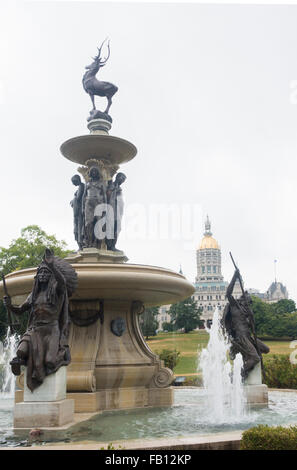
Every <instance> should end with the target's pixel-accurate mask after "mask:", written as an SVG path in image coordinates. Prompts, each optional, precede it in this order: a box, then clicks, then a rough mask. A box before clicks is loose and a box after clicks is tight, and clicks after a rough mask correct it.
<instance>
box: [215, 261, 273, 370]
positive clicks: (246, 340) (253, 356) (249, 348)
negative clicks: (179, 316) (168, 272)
mask: <svg viewBox="0 0 297 470" xmlns="http://www.w3.org/2000/svg"><path fill="white" fill-rule="evenodd" d="M230 256H231V259H232V262H233V264H234V267H235V272H234V275H233V277H232V280H231V282H230V284H229V286H228V288H227V292H226V297H227V298H228V303H227V305H226V307H225V309H224V313H223V318H222V325H223V328H224V330H225V331H226V333H227V335H228V336H229V339H230V341H231V344H232V347H231V351H230V352H231V358H232V359H234V358H235V355H236V354H237V353H241V355H242V358H243V364H244V370H243V376H244V378H245V379H246V378H247V376H248V374H249V373H250V372H251V370H252V369H253V368H254V367H255V365H256V364H258V363H259V362H261V365H262V372H264V371H263V363H262V354H263V353H264V354H267V353H268V352H269V348H268V346H266V344H264V343H263V342H262V341H260V340H259V339H258V338H257V337H256V333H255V324H254V314H253V311H252V309H251V305H252V299H251V296H250V295H249V294H248V292H247V291H245V290H244V288H243V282H242V278H241V275H240V272H239V269H238V268H237V266H236V264H235V263H234V260H233V257H232V254H231V253H230ZM237 280H238V281H239V284H240V287H241V290H242V295H241V297H240V298H239V299H235V298H234V296H233V289H234V286H235V283H236V281H237Z"/></svg>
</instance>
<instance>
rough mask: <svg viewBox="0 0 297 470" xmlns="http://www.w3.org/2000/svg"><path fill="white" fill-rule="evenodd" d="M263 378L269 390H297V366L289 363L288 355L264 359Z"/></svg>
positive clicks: (275, 355)
mask: <svg viewBox="0 0 297 470" xmlns="http://www.w3.org/2000/svg"><path fill="white" fill-rule="evenodd" d="M264 370H265V378H264V377H263V382H264V383H265V384H266V385H267V386H268V387H270V388H293V389H297V364H292V363H291V362H290V357H289V355H282V354H279V355H277V354H274V355H272V356H268V357H265V358H264Z"/></svg>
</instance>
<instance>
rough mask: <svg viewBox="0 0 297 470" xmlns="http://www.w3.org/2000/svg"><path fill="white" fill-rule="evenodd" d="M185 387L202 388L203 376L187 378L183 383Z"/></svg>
mask: <svg viewBox="0 0 297 470" xmlns="http://www.w3.org/2000/svg"><path fill="white" fill-rule="evenodd" d="M183 385H184V386H186V387H202V386H203V379H202V376H200V375H197V376H190V377H186V380H185V381H184V382H183Z"/></svg>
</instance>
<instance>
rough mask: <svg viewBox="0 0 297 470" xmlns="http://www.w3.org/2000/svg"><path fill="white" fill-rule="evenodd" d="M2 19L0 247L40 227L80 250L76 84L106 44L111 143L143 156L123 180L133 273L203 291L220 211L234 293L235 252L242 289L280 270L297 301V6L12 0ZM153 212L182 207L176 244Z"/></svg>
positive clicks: (86, 101)
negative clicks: (203, 257) (166, 275)
mask: <svg viewBox="0 0 297 470" xmlns="http://www.w3.org/2000/svg"><path fill="white" fill-rule="evenodd" d="M0 8H1V11H0V15H1V16H0V21H1V28H0V55H1V62H0V105H1V108H0V109H1V113H0V134H1V138H0V156H1V174H2V181H1V231H0V246H8V244H9V243H10V241H11V240H12V239H13V238H16V237H17V236H18V235H19V232H20V229H21V228H23V227H25V226H27V225H29V224H38V225H40V226H41V227H42V228H43V229H44V230H45V231H46V232H48V233H51V234H52V233H54V234H56V236H57V237H58V238H59V239H64V240H65V241H66V242H67V243H68V245H69V247H70V248H75V249H76V244H75V242H74V240H73V236H72V231H73V229H72V209H71V207H70V205H69V201H70V200H71V199H72V197H73V193H74V186H73V185H72V184H71V181H70V178H71V176H72V175H73V174H75V173H76V172H77V165H76V164H75V163H71V162H69V161H68V160H66V159H64V158H63V157H62V155H61V153H60V150H59V148H60V145H61V144H62V143H63V142H64V141H65V140H67V139H68V138H71V137H75V136H77V135H83V134H86V133H88V129H87V127H86V118H87V116H88V113H89V111H90V110H91V101H90V98H89V96H88V95H87V94H86V93H85V92H84V90H83V88H82V84H81V79H82V75H83V73H84V71H85V69H84V67H85V66H86V65H88V64H89V63H90V62H91V57H92V56H94V55H95V54H96V51H97V49H96V48H97V46H99V45H100V44H101V42H102V41H103V39H104V38H105V37H107V36H108V37H109V38H110V39H111V55H110V59H109V61H108V64H107V65H106V66H105V68H104V69H102V70H100V72H99V75H98V78H101V79H103V80H106V81H110V82H112V83H115V84H116V85H117V86H118V87H119V91H118V93H117V94H116V95H115V96H114V100H113V105H112V107H111V109H110V114H111V115H112V117H113V127H112V130H111V132H110V133H111V134H112V135H115V136H118V137H122V138H124V139H127V140H130V141H131V142H133V143H134V145H136V147H137V149H138V154H137V156H136V158H135V159H134V160H133V161H132V162H130V163H127V164H125V165H123V166H122V167H121V171H123V172H124V173H125V174H126V175H127V180H126V182H125V183H124V185H123V192H124V198H125V207H126V217H125V216H124V217H125V220H124V222H125V224H124V229H123V232H122V234H121V236H120V239H119V242H118V247H119V248H121V249H123V250H124V251H125V253H126V255H127V256H128V257H129V262H132V263H140V264H153V265H158V266H163V267H167V268H170V269H173V270H179V264H180V263H181V265H182V269H183V272H184V274H185V275H186V276H187V278H188V279H189V280H190V281H192V282H193V281H194V278H195V275H196V258H195V250H196V248H197V246H198V244H199V242H200V240H201V238H202V236H203V231H204V219H205V217H206V214H209V217H210V220H211V222H212V230H213V235H214V237H215V238H216V239H217V240H218V241H219V243H220V246H221V249H222V269H223V274H224V276H225V279H226V280H230V278H231V276H232V272H233V268H232V264H231V261H230V258H229V254H228V253H229V251H230V250H231V251H232V253H233V256H234V258H235V259H236V260H237V262H238V264H239V267H240V270H241V272H242V275H243V278H244V281H245V285H246V287H253V288H257V289H259V290H261V291H265V290H267V288H268V287H269V285H270V283H271V282H272V281H273V280H274V260H275V259H276V260H277V279H278V280H280V281H282V282H283V283H284V284H285V285H286V286H287V288H288V290H289V294H290V297H291V298H293V299H294V300H297V280H296V261H297V254H296V243H297V236H296V235H297V234H296V232H297V230H296V229H297V220H296V203H297V185H296V173H297V171H296V170H297V163H296V161H297V28H296V24H297V6H295V5H291V6H277V5H271V6H269V5H264V6H260V5H205V4H195V3H191V4H185V3H182V4H179V3H174V4H170V3H165V4H161V3H148V4H145V3H124V2H121V3H117V2H114V3H102V2H90V3H88V2H70V1H67V2H43V1H42V2H36V1H35V2H25V1H22V2H21V1H20V2H14V1H11V0H10V1H9V2H8V3H5V2H3V1H1V7H0ZM96 104H97V108H99V109H104V107H105V106H106V103H105V102H104V100H103V101H100V99H96ZM162 205H163V206H162ZM156 209H160V210H161V212H162V213H163V214H164V211H165V213H166V211H167V210H169V209H171V210H172V214H173V216H174V219H173V220H171V219H170V217H169V219H168V220H169V224H168V227H167V228H168V230H167V232H168V233H166V227H164V224H163V226H162V224H161V225H158V224H157V222H156V218H154V216H153V215H152V214H154V213H155V210H156ZM178 220H179V221H180V225H178V224H177V221H178ZM165 225H166V224H165ZM178 227H180V229H179V228H178ZM158 232H159V233H158Z"/></svg>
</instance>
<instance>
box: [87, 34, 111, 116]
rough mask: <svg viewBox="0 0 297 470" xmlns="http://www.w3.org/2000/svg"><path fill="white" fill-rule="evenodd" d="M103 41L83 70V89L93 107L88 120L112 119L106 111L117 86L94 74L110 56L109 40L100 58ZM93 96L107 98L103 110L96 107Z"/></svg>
mask: <svg viewBox="0 0 297 470" xmlns="http://www.w3.org/2000/svg"><path fill="white" fill-rule="evenodd" d="M105 41H106V39H105V40H104V41H103V43H102V44H101V46H100V48H97V49H98V54H97V55H96V57H93V60H94V61H93V62H92V63H91V64H90V65H87V66H86V69H87V72H85V74H84V76H83V80H82V82H83V87H84V90H85V91H86V93H88V94H89V95H90V98H91V101H92V104H93V109H92V111H91V112H90V116H89V118H88V121H90V120H91V119H98V118H101V119H102V118H103V119H107V120H108V121H111V120H112V119H111V117H110V116H109V114H108V112H109V108H110V106H111V103H112V97H113V95H114V94H115V93H116V92H117V91H118V87H116V86H115V85H113V84H112V83H109V82H103V81H100V80H97V78H96V74H97V73H98V72H99V69H101V68H102V67H104V65H106V63H107V61H108V59H109V56H110V46H109V41H108V45H107V47H108V54H107V57H105V59H102V58H101V50H102V47H103V45H104V43H105ZM95 96H102V97H106V98H107V108H106V109H105V111H104V112H101V111H99V110H97V109H96V106H95V98H94V97H95Z"/></svg>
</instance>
